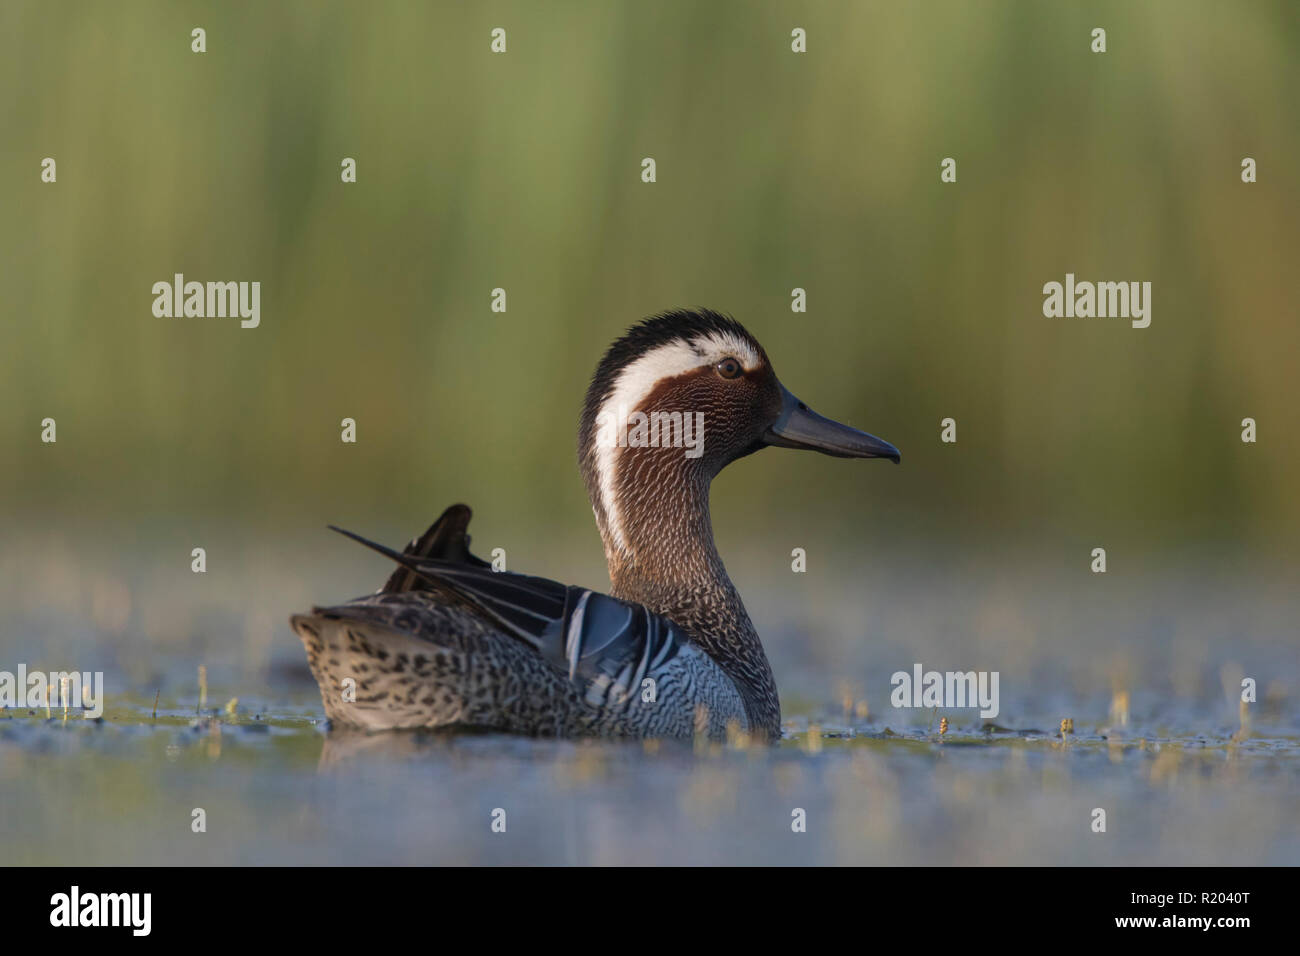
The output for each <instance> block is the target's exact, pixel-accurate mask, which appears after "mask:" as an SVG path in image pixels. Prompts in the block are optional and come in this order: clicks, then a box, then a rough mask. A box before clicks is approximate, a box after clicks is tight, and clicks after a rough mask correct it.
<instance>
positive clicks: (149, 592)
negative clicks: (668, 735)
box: [0, 543, 1300, 893]
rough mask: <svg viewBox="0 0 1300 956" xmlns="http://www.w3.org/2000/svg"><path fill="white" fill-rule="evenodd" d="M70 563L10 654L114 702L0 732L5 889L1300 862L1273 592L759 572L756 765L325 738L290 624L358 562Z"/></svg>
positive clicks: (565, 749)
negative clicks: (574, 870)
mask: <svg viewBox="0 0 1300 956" xmlns="http://www.w3.org/2000/svg"><path fill="white" fill-rule="evenodd" d="M74 546H75V547H78V548H80V549H81V550H80V551H79V552H78V554H79V555H80V556H79V557H78V558H77V560H72V559H71V558H70V557H69V555H67V554H62V553H53V552H50V551H49V550H48V549H45V550H43V549H42V548H40V547H35V548H33V549H29V551H28V552H27V555H28V560H27V561H25V562H16V561H15V562H11V563H10V564H9V566H8V568H7V569H6V570H7V572H8V573H7V575H6V576H5V577H4V578H3V580H4V582H5V583H4V585H3V598H4V600H5V601H6V606H7V607H8V609H9V614H8V617H7V618H6V621H5V625H4V630H3V631H0V652H2V653H3V661H6V662H10V661H12V662H18V661H22V662H25V663H26V664H27V666H28V667H29V668H31V669H35V668H40V669H46V670H48V669H64V668H70V667H72V666H74V665H75V666H76V667H77V668H78V669H91V670H94V669H101V670H103V671H104V672H105V679H106V682H107V686H108V688H109V694H108V698H107V706H106V709H105V711H104V714H103V717H102V719H101V720H91V719H87V718H85V717H83V716H81V715H79V714H77V713H75V712H74V713H72V714H70V715H69V716H68V717H67V718H66V719H64V718H63V717H62V714H61V711H60V710H59V708H58V707H57V706H56V707H54V708H53V709H52V711H51V716H50V717H48V718H47V716H46V714H45V711H44V709H43V708H36V709H34V710H33V709H30V708H16V709H14V708H11V709H9V710H6V711H4V713H3V716H0V806H3V808H4V809H3V812H2V813H0V864H4V865H13V864H51V863H66V864H81V865H98V864H142V865H143V864H179V865H189V864H248V865H261V864H343V865H356V864H382V863H398V864H430V863H447V864H460V863H489V864H506V863H561V864H563V863H580V864H620V863H643V864H708V863H717V862H729V863H757V864H1034V863H1044V864H1066V863H1077V864H1173V865H1178V864H1192V865H1196V864H1210V863H1215V864H1261V863H1264V864H1291V865H1294V864H1297V863H1300V828H1298V827H1297V821H1300V719H1298V718H1297V714H1296V708H1295V704H1294V701H1295V692H1294V687H1295V686H1296V684H1295V681H1296V676H1297V675H1296V671H1297V663H1298V661H1297V655H1296V653H1295V640H1294V634H1295V630H1294V621H1296V620H1297V619H1300V618H1298V617H1297V608H1296V606H1295V605H1296V600H1297V599H1296V597H1295V595H1294V593H1293V591H1292V589H1290V588H1289V586H1288V585H1287V583H1286V581H1285V580H1284V579H1283V578H1282V577H1279V578H1277V579H1276V580H1273V579H1267V578H1261V577H1259V576H1258V575H1255V576H1244V577H1241V578H1240V579H1236V578H1234V579H1233V580H1232V581H1228V580H1226V579H1221V578H1218V577H1215V575H1213V574H1209V573H1208V572H1204V571H1201V572H1198V574H1197V575H1190V574H1187V573H1185V572H1180V573H1179V574H1177V575H1172V576H1170V577H1169V578H1167V579H1163V580H1162V579H1158V578H1156V577H1153V576H1147V577H1145V578H1144V579H1143V580H1141V581H1140V582H1131V583H1130V584H1127V585H1125V584H1123V583H1122V582H1120V581H1118V580H1111V581H1107V582H1105V587H1106V588H1108V590H1107V591H1106V592H1105V599H1104V600H1098V599H1097V597H1096V595H1095V594H1094V595H1088V594H1086V593H1084V592H1083V586H1082V585H1080V583H1079V581H1078V579H1075V578H1070V577H1068V576H1066V577H1062V576H1060V575H1058V574H1057V573H1056V572H1055V571H1053V570H1051V569H1048V570H1047V571H1043V570H1042V569H1039V570H1038V571H1037V572H1035V571H1033V570H1031V569H1029V568H1028V567H1022V568H1021V569H1019V570H1018V571H1017V572H1016V573H1015V574H1009V573H1007V571H1006V570H1005V567H1003V568H1001V569H1000V570H992V571H989V572H988V573H981V572H979V571H978V570H977V569H976V568H977V566H976V565H972V566H971V568H968V569H967V570H966V571H964V572H963V573H960V574H958V573H951V574H950V573H947V572H945V573H943V574H939V575H936V574H935V573H934V571H933V569H931V571H930V572H929V573H928V574H926V573H924V572H922V571H921V570H920V569H919V566H918V565H916V564H909V563H908V562H907V561H906V560H905V559H898V560H897V561H890V562H880V563H879V565H878V566H875V567H872V568H871V569H870V573H869V574H864V573H863V569H862V567H861V565H853V564H852V563H849V564H845V565H843V567H844V568H845V570H844V571H842V572H839V573H832V572H824V573H823V574H822V575H821V576H820V577H818V578H815V579H813V578H811V577H810V580H809V581H808V582H807V584H803V583H802V582H801V584H800V586H803V587H807V588H809V589H810V590H809V591H808V593H807V594H806V595H805V597H806V600H802V601H800V600H793V599H792V598H791V591H790V588H789V587H788V586H787V587H786V588H785V590H784V591H778V590H777V589H776V588H775V587H774V586H764V584H763V580H762V578H763V575H764V573H765V572H764V571H763V570H762V569H761V568H758V567H755V566H752V565H747V564H746V563H745V561H744V560H743V559H742V560H738V561H737V562H736V566H735V567H734V568H733V574H734V575H735V576H736V577H737V580H738V581H739V582H740V585H741V588H742V591H743V592H744V593H746V594H750V595H753V598H752V599H751V600H750V610H751V612H752V613H753V616H754V617H755V620H756V621H758V622H759V625H760V627H761V628H762V629H763V630H764V634H765V640H766V643H767V645H768V648H769V651H770V653H771V656H772V659H773V665H774V668H775V670H776V674H777V678H778V683H779V684H780V686H781V692H782V700H783V707H784V711H785V715H786V736H785V738H784V739H783V740H782V741H781V742H780V744H779V745H778V746H775V747H771V748H768V747H748V748H747V747H743V746H741V745H740V744H741V743H743V742H739V741H733V742H731V743H726V744H710V743H703V742H701V743H698V744H697V743H692V742H685V743H670V742H661V743H659V744H657V745H646V744H644V743H642V742H637V741H631V742H616V741H548V740H528V739H520V738H512V737H503V736H500V735H495V734H458V735H456V734H445V733H441V734H440V733H400V734H380V735H374V736H362V735H356V734H346V733H337V732H334V733H327V732H326V729H325V724H324V721H323V714H322V709H321V704H320V698H319V694H318V691H317V689H316V686H315V684H314V683H313V682H312V680H311V677H310V675H309V673H308V672H307V670H306V667H305V662H304V661H303V657H302V651H301V646H300V645H299V644H298V643H297V641H296V639H295V638H294V636H293V635H292V633H291V632H290V631H289V629H288V626H287V623H285V618H286V617H287V614H288V612H289V611H291V610H296V609H298V608H301V607H305V606H307V605H308V604H310V603H311V599H312V598H325V597H334V598H337V597H341V596H343V595H346V594H349V593H356V592H357V591H360V590H364V587H358V586H357V582H358V581H367V580H368V579H367V578H366V574H367V573H369V574H370V576H374V571H375V567H374V565H373V563H372V562H371V561H370V559H369V558H368V557H367V556H365V555H352V554H351V553H350V552H348V551H346V550H344V551H342V552H339V551H324V552H323V553H322V554H320V555H318V556H316V557H305V558H303V559H301V560H300V561H296V562H294V563H293V564H283V563H277V560H276V556H275V555H274V554H270V555H267V554H266V553H265V551H264V550H256V551H250V553H249V555H246V556H244V557H243V559H241V560H240V561H239V562H238V566H239V568H240V570H239V572H238V573H237V574H232V575H230V576H228V577H227V578H225V579H218V578H212V577H209V578H208V579H207V580H204V581H200V582H197V583H196V581H195V579H201V578H202V577H203V576H201V575H190V574H189V573H188V571H184V572H176V573H173V572H171V571H166V572H164V571H161V570H158V569H157V568H149V567H142V566H130V565H127V566H125V567H124V566H123V565H121V564H120V563H119V564H114V563H113V562H112V561H97V560H92V557H93V556H92V557H87V556H86V555H85V554H84V553H83V552H84V551H86V550H87V549H89V550H91V551H93V550H94V548H95V547H96V546H95V545H94V544H93V543H73V544H70V545H69V547H74ZM56 552H57V549H56ZM9 553H10V554H12V553H13V552H9ZM257 554H261V555H263V557H262V558H260V559H259V558H257V557H255V556H254V555H257ZM994 564H996V562H994ZM210 574H211V572H210ZM1207 574H1208V576H1207ZM222 580H224V583H220V581H222ZM864 580H865V581H866V582H867V583H864ZM1084 580H1085V581H1087V579H1084ZM1088 583H1089V584H1090V585H1095V586H1098V587H1099V586H1101V585H1100V583H1098V582H1091V581H1089V582H1088ZM55 594H63V595H64V599H63V600H59V601H56V600H54V599H53V597H52V596H53V595H55ZM864 606H865V607H870V608H871V609H872V610H871V613H870V614H869V615H867V616H864V615H863V614H862V610H861V609H862V607H864ZM914 662H920V663H922V664H923V665H924V666H925V667H926V668H931V667H933V668H935V669H940V670H949V669H953V670H955V669H966V668H976V669H985V668H987V669H995V670H998V671H999V672H1000V674H1001V681H1000V690H1001V700H1000V705H1001V712H1000V713H999V715H998V716H997V718H996V719H995V720H994V721H992V722H991V723H988V724H986V722H985V721H983V720H981V718H980V717H979V716H978V714H977V713H976V712H975V711H973V710H946V711H931V710H924V709H921V710H896V709H894V708H892V707H891V706H890V702H889V699H888V694H889V683H888V680H889V675H890V674H891V673H892V672H893V671H894V670H896V669H907V670H910V668H911V666H912V664H913V663H914ZM200 664H203V665H205V668H206V680H207V685H208V687H207V699H206V703H205V707H204V709H203V712H202V713H201V714H200V713H199V707H198V704H199V700H198V698H199V686H198V680H199V679H198V666H199V665H200ZM0 668H2V669H9V670H13V669H14V668H13V666H12V665H11V664H9V663H0ZM1243 675H1246V676H1253V677H1254V678H1255V679H1256V681H1257V685H1258V691H1257V693H1258V701H1257V702H1256V703H1255V704H1253V705H1251V706H1250V708H1249V709H1248V712H1247V714H1246V718H1247V720H1248V726H1247V727H1245V728H1243V726H1242V722H1241V720H1242V714H1241V711H1240V707H1239V704H1238V702H1237V699H1238V697H1239V694H1240V682H1241V679H1242V677H1243ZM155 694H157V695H158V698H159V700H158V709H157V714H156V716H155V715H154V701H155ZM232 698H237V701H236V702H234V703H233V704H231V705H230V706H229V709H228V708H227V704H228V702H230V701H231V700H232ZM943 716H946V717H947V718H948V727H947V731H946V733H943V734H940V733H939V720H940V718H941V717H943ZM1065 718H1069V719H1070V720H1072V721H1073V729H1074V732H1073V733H1072V734H1066V735H1065V736H1064V737H1063V736H1062V735H1061V733H1060V726H1061V721H1062V720H1063V719H1065ZM1098 808H1099V809H1101V810H1104V811H1105V832H1104V833H1098V832H1094V831H1093V824H1094V811H1095V810H1096V809H1098ZM200 809H201V810H202V811H203V818H204V821H205V824H206V832H202V833H196V832H193V830H192V825H193V822H194V820H195V811H196V810H200ZM498 811H503V812H504V825H505V832H494V830H493V823H494V820H498V821H499V820H500V819H501V816H502V814H501V813H500V812H498ZM798 811H802V814H800V813H798ZM800 818H801V819H802V820H803V821H804V824H805V829H804V832H795V830H794V829H793V825H794V824H795V823H796V822H797V821H798V820H799V819H800ZM935 892H936V893H941V892H942V888H941V887H936V888H935Z"/></svg>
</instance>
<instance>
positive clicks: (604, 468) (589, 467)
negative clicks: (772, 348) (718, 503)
mask: <svg viewBox="0 0 1300 956" xmlns="http://www.w3.org/2000/svg"><path fill="white" fill-rule="evenodd" d="M769 445H775V446H777V447H780V448H801V449H806V450H809V451H819V452H821V453H822V454H825V455H834V456H836V457H838V458H888V459H890V460H892V461H894V462H898V461H899V457H900V456H899V452H898V449H897V448H895V447H894V446H893V445H891V444H890V443H889V442H887V441H884V440H882V439H880V438H876V437H875V436H873V435H868V434H867V433H865V432H860V431H858V430H857V429H856V428H850V427H849V426H847V425H841V424H840V423H838V422H834V421H831V420H830V419H828V418H823V417H822V416H821V415H818V414H817V413H816V412H814V411H813V410H812V409H810V408H809V407H808V406H807V405H805V404H804V403H803V402H801V401H800V400H799V399H797V398H796V397H795V396H794V395H793V394H791V393H790V391H789V390H788V389H787V388H786V387H785V386H784V385H782V384H781V382H780V380H779V379H778V378H777V377H776V372H775V371H774V370H773V369H772V364H771V362H770V361H769V360H768V357H767V353H766V352H765V351H764V350H763V347H762V346H761V345H760V344H759V343H758V340H757V339H755V338H754V337H753V336H752V335H750V334H749V332H747V331H746V330H745V328H744V327H743V326H742V325H741V324H740V323H739V322H736V321H735V320H734V319H731V318H728V317H726V316H723V315H719V314H717V313H716V312H710V311H707V310H705V311H678V312H669V313H665V314H663V315H657V316H655V317H653V318H650V319H647V320H646V321H644V322H642V323H641V324H639V325H636V326H634V327H633V328H631V329H630V330H628V332H627V334H626V335H624V336H623V337H622V338H621V339H619V340H618V341H617V342H615V343H614V344H613V345H612V346H610V348H609V351H608V352H606V353H605V357H604V358H603V359H601V362H600V365H599V366H598V367H597V368H596V374H595V375H594V377H593V378H592V381H591V386H590V387H589V388H588V389H587V400H586V404H585V406H584V408H583V413H582V425H581V428H580V429H579V435H578V458H579V463H580V464H581V467H582V473H583V478H584V480H585V481H586V484H587V491H588V493H589V495H590V496H591V502H592V509H593V510H594V511H595V514H596V521H597V523H598V524H599V526H600V531H601V535H602V537H603V538H604V540H605V551H606V556H607V557H608V558H609V563H610V568H611V572H615V571H616V568H617V566H618V565H619V564H623V563H627V562H629V561H631V562H635V563H645V561H647V560H650V559H651V558H652V557H653V556H652V555H651V554H649V553H648V552H650V551H658V552H661V551H663V550H665V549H666V550H669V551H676V552H678V553H677V554H675V555H669V556H668V557H670V558H673V559H679V558H681V559H684V557H685V555H684V552H686V551H687V550H689V549H690V547H691V542H690V541H682V540H677V536H678V535H683V534H684V535H702V534H706V533H707V536H708V538H709V541H708V544H709V545H710V546H711V545H712V540H711V539H712V533H711V531H709V530H708V527H709V520H708V486H709V482H710V481H711V480H712V479H713V477H714V476H715V475H717V474H718V472H719V471H721V470H722V469H723V467H725V466H726V465H727V464H729V463H731V462H733V461H735V460H736V459H737V458H742V457H744V456H745V455H749V454H752V453H753V452H756V451H758V450H759V449H761V448H765V447H767V446H769Z"/></svg>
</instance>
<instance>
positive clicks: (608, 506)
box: [592, 332, 761, 550]
mask: <svg viewBox="0 0 1300 956" xmlns="http://www.w3.org/2000/svg"><path fill="white" fill-rule="evenodd" d="M725 358H734V359H735V360H736V361H737V362H739V363H740V364H741V366H742V367H743V368H744V369H745V371H747V372H752V371H753V370H754V369H756V368H758V366H759V365H760V363H761V359H760V357H759V354H758V351H757V350H756V349H755V348H754V346H753V345H751V344H750V343H749V342H747V341H745V340H744V339H742V338H739V337H737V336H734V335H728V334H726V333H722V332H713V333H710V334H708V335H699V336H696V337H695V338H693V339H691V340H690V341H686V340H684V339H677V340H675V341H672V342H665V343H664V344H663V345H660V346H658V347H656V348H653V349H651V350H650V351H649V352H647V353H645V354H644V355H642V356H641V357H640V358H638V359H636V360H635V361H633V362H629V363H628V364H627V365H625V366H624V367H623V369H622V370H621V371H620V372H619V373H618V377H617V378H616V379H615V380H614V386H613V387H612V388H611V389H610V390H609V393H608V395H607V396H606V398H605V401H604V402H602V403H601V406H600V410H599V412H598V414H597V419H596V420H597V421H600V420H601V416H611V415H617V414H619V410H620V409H623V410H625V411H627V412H632V411H637V410H640V404H641V402H643V401H644V400H645V398H646V396H647V395H649V394H650V393H651V392H652V391H653V390H654V387H655V386H656V385H658V384H659V382H661V381H663V380H664V379H666V378H673V377H675V376H678V375H684V374H686V373H687V372H691V371H694V370H695V369H697V368H700V367H702V366H708V365H716V364H717V363H718V362H721V361H722V360H723V359H725ZM592 441H593V442H595V443H596V444H595V447H594V448H593V449H592V451H593V452H594V460H595V462H596V474H597V477H598V482H597V485H598V487H599V490H600V505H601V510H602V511H603V512H604V514H605V523H606V526H607V530H608V532H609V536H610V537H612V538H613V540H614V541H615V542H616V543H617V544H618V546H619V547H620V548H622V549H624V550H626V548H627V539H626V538H625V537H624V535H623V527H622V523H621V518H620V515H619V508H618V500H617V495H616V494H615V470H616V467H617V464H618V452H619V449H618V448H617V447H615V446H613V445H610V444H608V443H602V442H599V441H598V440H597V439H596V437H595V434H593V436H592Z"/></svg>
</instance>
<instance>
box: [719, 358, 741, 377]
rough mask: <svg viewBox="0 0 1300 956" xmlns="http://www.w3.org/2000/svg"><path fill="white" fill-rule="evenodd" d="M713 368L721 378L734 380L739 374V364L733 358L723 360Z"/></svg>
mask: <svg viewBox="0 0 1300 956" xmlns="http://www.w3.org/2000/svg"><path fill="white" fill-rule="evenodd" d="M713 367H714V368H716V369H717V370H718V374H719V375H721V376H722V377H723V378H735V377H736V376H737V375H739V374H740V363H739V362H737V361H736V360H735V359H734V358H724V359H723V360H722V361H721V362H719V363H718V364H717V365H715V366H713Z"/></svg>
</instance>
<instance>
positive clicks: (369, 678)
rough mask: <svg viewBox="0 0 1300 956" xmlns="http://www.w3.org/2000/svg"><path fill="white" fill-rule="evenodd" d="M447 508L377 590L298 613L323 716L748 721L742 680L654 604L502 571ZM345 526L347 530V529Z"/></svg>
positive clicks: (400, 720) (371, 722)
mask: <svg viewBox="0 0 1300 956" xmlns="http://www.w3.org/2000/svg"><path fill="white" fill-rule="evenodd" d="M469 517H470V512H469V509H468V508H466V507H465V506H464V505H456V506H453V507H452V508H449V509H448V510H447V512H445V513H444V514H443V516H442V518H440V519H439V520H438V522H436V523H435V524H434V525H433V526H432V527H431V528H430V529H429V531H427V532H426V533H425V534H424V535H421V536H420V537H419V538H417V539H415V540H414V541H412V542H411V544H410V545H409V546H408V547H407V549H406V551H405V552H403V553H400V554H399V553H398V552H395V551H390V550H389V549H386V548H384V547H382V546H380V545H376V544H375V543H373V542H369V541H366V540H365V539H361V538H359V537H357V536H356V535H350V536H351V537H354V538H357V540H359V541H362V543H364V544H367V545H368V546H370V547H372V548H374V549H375V550H378V551H380V552H381V553H384V554H386V555H388V556H389V557H391V558H393V560H395V561H397V562H398V564H399V567H398V568H397V570H396V571H395V572H394V573H393V574H392V575H391V576H390V577H389V579H388V581H387V582H386V583H385V585H384V587H383V588H382V589H380V591H379V592H378V593H376V594H373V595H368V596H366V597H362V598H357V599H356V600H353V601H349V602H348V603H346V604H341V605H338V606H335V607H325V608H314V609H313V611H312V612H311V613H310V614H302V615H295V616H294V617H293V619H292V624H293V627H294V630H295V631H297V633H298V634H299V636H300V637H301V638H302V641H303V644H304V646H305V647H306V649H307V658H308V663H309V664H310V666H311V669H312V673H313V675H314V676H315V677H316V680H317V682H318V683H319V684H320V687H321V696H322V700H323V702H324V705H325V712H326V714H327V715H328V716H329V718H330V720H331V721H333V722H335V723H337V724H341V725H346V726H353V727H360V728H364V729H368V730H387V729H397V728H417V727H450V726H461V727H475V728H482V729H491V730H501V731H507V732H512V733H524V734H541V735H547V736H551V735H556V736H582V735H601V736H610V735H626V736H676V737H683V736H690V735H692V734H694V733H696V732H699V731H702V732H705V733H708V734H709V735H710V736H721V735H722V734H724V733H725V732H726V728H727V726H728V724H729V723H732V724H733V725H734V726H735V727H736V728H737V729H740V730H747V729H748V726H747V721H746V717H745V708H744V704H743V701H742V699H741V697H740V694H739V692H738V691H737V689H736V687H735V685H734V683H733V682H732V681H731V679H730V678H728V677H727V675H726V674H725V673H723V671H722V669H721V668H720V667H719V666H718V664H717V663H716V662H714V660H713V659H712V658H711V657H709V655H708V654H706V653H705V652H704V651H703V650H701V649H700V647H699V646H698V645H697V644H695V643H694V642H692V641H691V640H690V638H689V637H688V635H686V634H685V633H684V632H683V631H682V630H681V629H680V628H678V627H677V626H675V625H674V624H672V622H670V621H668V620H667V619H666V618H664V617H661V616H658V615H655V614H652V613H651V612H650V611H648V610H647V609H646V608H644V607H641V606H639V605H634V604H629V603H627V602H625V601H620V600H618V599H616V598H612V597H610V596H608V595H604V594H599V593H597V592H594V591H591V590H588V589H585V588H578V587H571V586H566V585H563V584H559V583H557V582H555V581H549V580H546V579H544V578H535V577H530V576H525V575H519V574H511V573H508V572H493V571H492V570H491V568H490V566H489V565H488V564H487V563H486V562H483V561H481V560H479V559H477V558H475V557H473V556H472V555H471V554H470V553H469V548H468V544H469V539H468V535H467V534H466V528H467V526H468V522H469ZM345 533H346V532H345Z"/></svg>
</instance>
